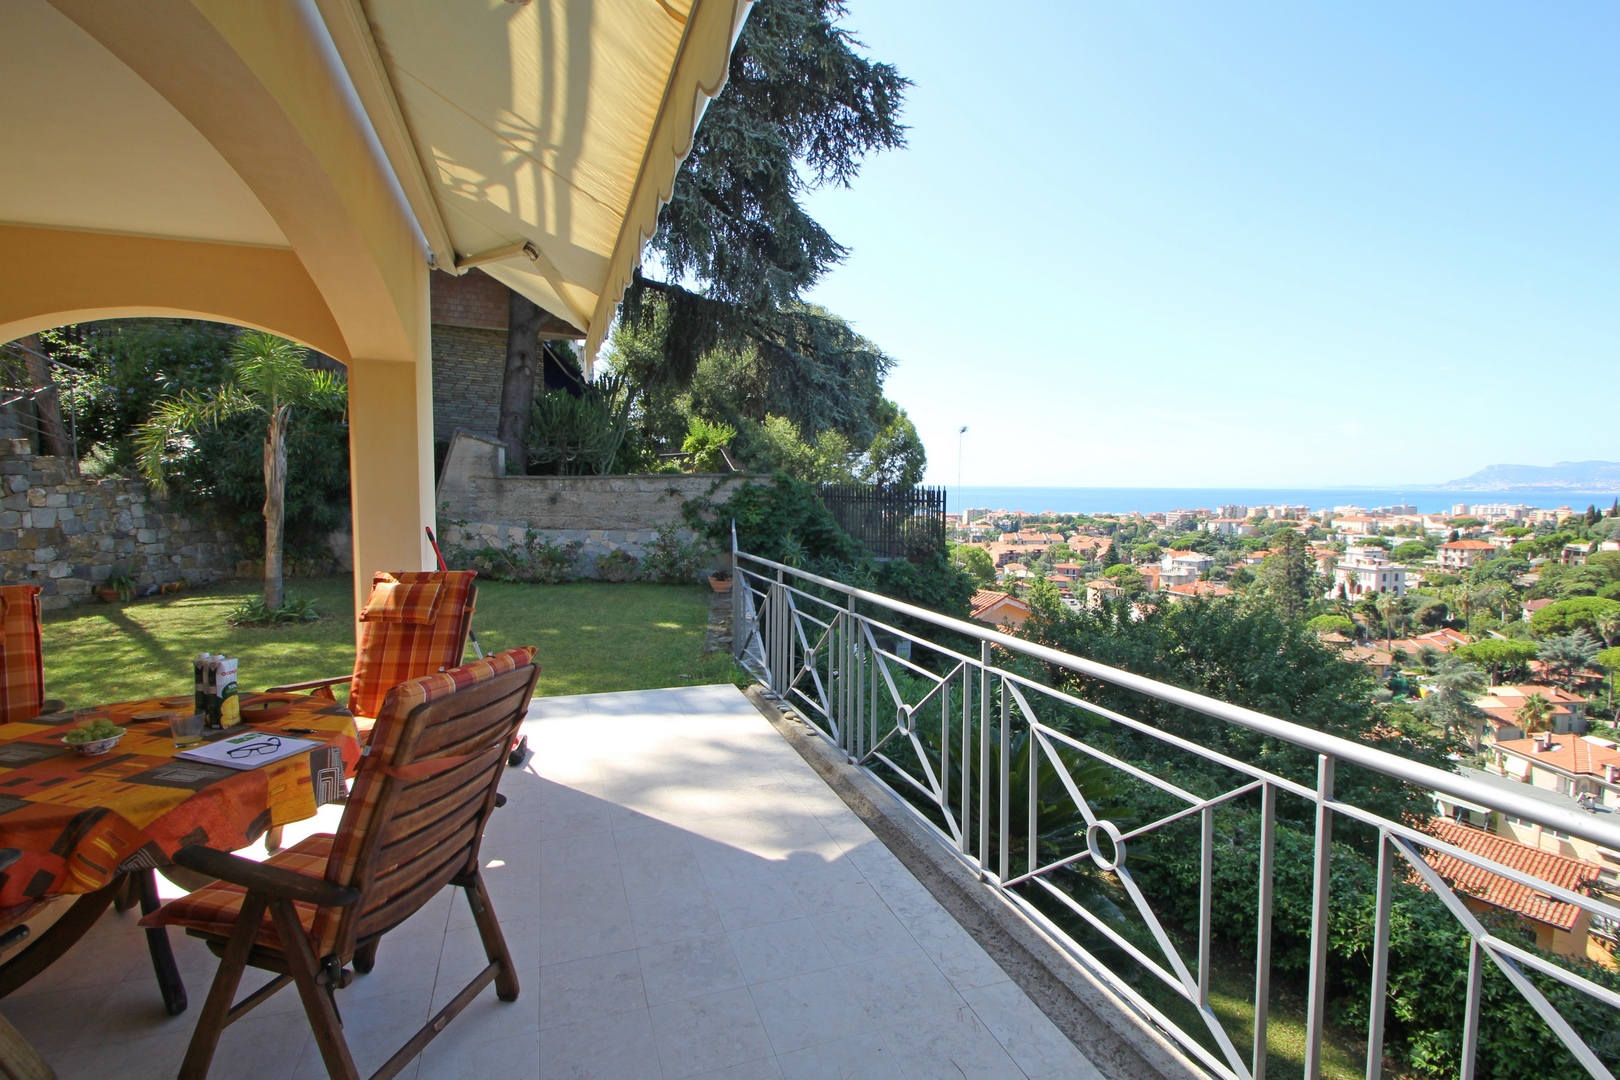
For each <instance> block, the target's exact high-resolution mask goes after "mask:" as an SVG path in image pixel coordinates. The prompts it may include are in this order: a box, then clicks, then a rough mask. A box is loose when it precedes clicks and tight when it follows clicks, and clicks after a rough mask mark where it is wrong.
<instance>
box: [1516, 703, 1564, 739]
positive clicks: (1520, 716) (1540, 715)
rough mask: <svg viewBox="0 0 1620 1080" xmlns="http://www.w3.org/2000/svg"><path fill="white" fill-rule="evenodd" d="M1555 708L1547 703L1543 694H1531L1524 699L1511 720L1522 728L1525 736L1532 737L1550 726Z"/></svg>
mask: <svg viewBox="0 0 1620 1080" xmlns="http://www.w3.org/2000/svg"><path fill="white" fill-rule="evenodd" d="M1557 711H1558V710H1557V708H1556V707H1555V706H1554V705H1553V703H1552V702H1550V701H1548V700H1547V698H1546V696H1545V695H1544V694H1531V695H1530V696H1529V697H1527V698H1525V699H1524V704H1523V705H1520V706H1519V709H1518V711H1517V712H1515V713H1514V714H1513V718H1514V719H1515V720H1517V721H1518V722H1519V726H1520V727H1522V728H1524V733H1525V734H1526V735H1534V734H1535V733H1536V732H1538V731H1546V730H1547V729H1548V728H1550V727H1551V726H1552V718H1553V714H1554V713H1555V712H1557Z"/></svg>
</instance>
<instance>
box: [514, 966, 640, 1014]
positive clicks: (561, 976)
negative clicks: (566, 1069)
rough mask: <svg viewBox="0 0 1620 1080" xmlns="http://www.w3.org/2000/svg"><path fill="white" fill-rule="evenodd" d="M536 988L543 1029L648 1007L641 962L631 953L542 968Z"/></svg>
mask: <svg viewBox="0 0 1620 1080" xmlns="http://www.w3.org/2000/svg"><path fill="white" fill-rule="evenodd" d="M535 989H536V991H537V992H538V994H539V997H540V1028H541V1030H545V1029H547V1028H554V1027H561V1026H563V1025H564V1024H573V1023H578V1022H579V1021H581V1020H595V1019H598V1018H600V1017H604V1016H615V1015H617V1014H619V1013H623V1012H631V1011H633V1010H638V1009H641V1010H644V1009H646V1007H647V995H646V992H645V991H644V989H643V983H642V978H641V960H640V958H639V957H638V956H637V955H636V954H635V953H634V952H628V951H627V952H619V953H609V954H607V955H606V956H588V957H585V958H584V959H581V960H570V961H568V962H567V963H565V964H550V965H547V966H545V967H542V968H541V969H540V974H539V977H538V980H537V985H536V988H535Z"/></svg>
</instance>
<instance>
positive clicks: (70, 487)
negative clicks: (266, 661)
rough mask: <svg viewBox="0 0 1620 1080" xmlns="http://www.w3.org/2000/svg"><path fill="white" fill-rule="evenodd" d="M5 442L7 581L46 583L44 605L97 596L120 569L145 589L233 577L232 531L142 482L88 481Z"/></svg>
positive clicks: (1, 503) (1, 486) (1, 488)
mask: <svg viewBox="0 0 1620 1080" xmlns="http://www.w3.org/2000/svg"><path fill="white" fill-rule="evenodd" d="M20 449H22V447H21V446H17V445H14V444H12V443H11V442H10V441H9V440H7V441H4V442H0V492H3V497H0V582H3V583H4V584H7V585H39V586H41V587H42V588H43V590H44V592H43V593H42V594H41V596H40V602H41V604H42V606H43V607H45V608H46V609H53V608H61V607H66V606H67V605H69V604H73V603H82V602H87V601H91V600H94V599H95V598H96V597H95V592H94V590H95V589H96V588H98V587H101V584H102V582H104V581H106V580H107V578H108V577H109V576H110V575H111V574H112V573H113V572H114V571H115V570H118V569H123V570H125V571H127V572H128V573H129V575H130V576H131V577H133V578H134V579H135V581H136V583H137V587H138V589H140V590H143V591H144V590H146V589H153V588H155V587H157V586H160V585H165V584H168V583H169V582H173V581H185V582H189V583H192V584H202V583H205V582H210V581H217V580H219V579H221V578H228V577H231V576H233V574H234V569H235V566H236V563H237V560H239V559H241V558H242V555H243V553H242V549H241V545H240V544H239V542H238V540H237V536H236V534H235V532H234V531H233V530H231V529H228V528H225V527H223V526H222V525H220V524H219V523H217V522H212V521H203V520H198V519H196V518H192V517H190V516H187V515H185V514H180V513H176V512H174V511H172V510H170V509H169V507H168V504H167V503H165V502H163V501H162V500H159V499H155V498H153V497H152V495H151V493H150V492H149V491H148V490H147V487H146V484H145V483H143V482H142V481H139V480H126V479H115V480H90V479H86V478H83V477H80V476H77V475H75V474H73V473H72V472H71V471H70V470H69V468H68V463H67V462H65V461H64V460H62V459H61V458H54V457H35V456H33V455H30V454H27V453H17V452H16V451H17V450H20Z"/></svg>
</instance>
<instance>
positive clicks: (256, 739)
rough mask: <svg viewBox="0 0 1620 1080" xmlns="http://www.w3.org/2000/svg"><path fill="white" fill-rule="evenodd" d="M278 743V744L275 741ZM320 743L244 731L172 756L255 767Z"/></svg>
mask: <svg viewBox="0 0 1620 1080" xmlns="http://www.w3.org/2000/svg"><path fill="white" fill-rule="evenodd" d="M278 743H279V744H280V745H277V744H278ZM320 745H322V744H321V743H318V742H315V741H314V740H311V739H295V738H293V737H292V736H290V735H278V734H276V733H275V732H271V731H247V732H243V733H242V734H241V735H232V736H231V737H230V738H228V739H219V740H216V741H214V742H210V743H205V744H203V745H202V746H194V747H192V748H191V749H190V750H182V751H180V752H179V753H178V754H176V755H174V756H175V757H177V758H185V759H186V760H188V761H202V762H206V763H208V764H209V765H223V766H225V767H226V768H228V769H257V768H258V767H259V766H261V765H269V764H270V763H271V762H274V761H281V760H283V759H285V758H290V757H292V756H293V755H294V754H304V753H308V752H309V751H311V750H313V749H315V748H316V747H317V746H320Z"/></svg>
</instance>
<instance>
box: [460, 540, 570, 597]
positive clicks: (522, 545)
mask: <svg viewBox="0 0 1620 1080" xmlns="http://www.w3.org/2000/svg"><path fill="white" fill-rule="evenodd" d="M579 548H580V545H579V544H578V543H577V542H575V543H568V544H555V543H552V542H551V541H549V540H547V539H545V538H544V537H542V536H540V535H539V534H537V533H530V534H529V536H528V537H527V538H525V539H523V540H515V541H513V542H512V543H510V544H508V545H506V546H505V547H500V546H497V545H493V544H491V545H488V546H485V547H479V548H467V547H462V546H461V545H459V544H453V545H451V546H450V548H449V550H448V551H446V552H445V562H446V563H448V564H450V565H452V566H456V567H458V568H461V569H466V570H476V571H478V572H479V573H480V574H483V575H484V576H485V577H490V578H494V579H495V580H496V581H522V582H534V583H538V584H541V585H556V584H558V583H560V582H563V581H567V580H568V579H569V578H571V577H573V576H574V569H575V567H576V565H577V564H578V562H579Z"/></svg>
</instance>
